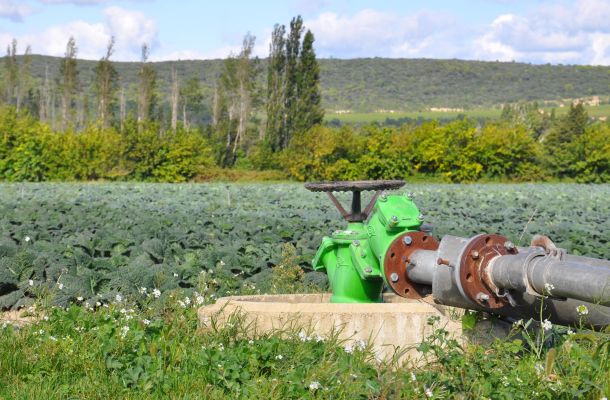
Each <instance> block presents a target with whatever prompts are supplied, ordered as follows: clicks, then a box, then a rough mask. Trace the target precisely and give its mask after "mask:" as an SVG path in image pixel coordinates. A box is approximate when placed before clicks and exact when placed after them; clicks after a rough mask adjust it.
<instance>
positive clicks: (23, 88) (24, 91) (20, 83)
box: [15, 46, 33, 112]
mask: <svg viewBox="0 0 610 400" xmlns="http://www.w3.org/2000/svg"><path fill="white" fill-rule="evenodd" d="M31 70H32V48H31V47H30V46H27V47H26V48H25V52H24V53H23V58H22V63H21V68H19V69H18V73H17V88H16V90H15V93H16V97H17V98H16V99H15V108H16V109H17V112H19V110H20V109H21V106H22V104H24V103H25V104H26V106H27V105H28V101H27V100H28V95H29V94H30V89H31V88H32V74H31ZM29 100H31V99H29ZM29 106H30V107H32V106H33V104H32V102H31V101H30V103H29Z"/></svg>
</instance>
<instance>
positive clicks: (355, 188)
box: [305, 180, 405, 222]
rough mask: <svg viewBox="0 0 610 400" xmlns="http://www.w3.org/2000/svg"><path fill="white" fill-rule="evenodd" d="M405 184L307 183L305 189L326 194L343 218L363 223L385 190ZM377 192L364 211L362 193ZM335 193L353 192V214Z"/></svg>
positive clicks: (366, 182) (393, 181)
mask: <svg viewBox="0 0 610 400" xmlns="http://www.w3.org/2000/svg"><path fill="white" fill-rule="evenodd" d="M404 184H405V181H402V180H381V181H334V182H311V183H306V184H305V188H306V189H308V190H311V191H312V192H326V193H327V194H328V197H330V200H331V201H332V202H333V204H334V205H335V207H337V209H338V210H339V212H340V213H341V215H342V216H343V218H345V219H346V220H347V221H348V222H362V221H364V220H366V218H367V217H368V215H369V213H370V212H371V210H372V209H373V206H374V205H375V201H376V200H377V197H378V196H379V195H380V194H381V192H382V191H383V190H389V189H398V188H400V187H402V186H403V185H404ZM373 190H374V191H375V195H374V196H373V198H372V199H371V201H370V202H369V204H368V205H367V206H366V208H365V209H364V211H362V205H361V197H360V193H361V192H365V191H373ZM333 192H352V207H351V212H347V211H346V210H345V208H343V206H342V205H341V203H340V202H339V200H337V198H336V197H335V195H333Z"/></svg>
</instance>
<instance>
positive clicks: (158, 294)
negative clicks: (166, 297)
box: [153, 289, 161, 299]
mask: <svg viewBox="0 0 610 400" xmlns="http://www.w3.org/2000/svg"><path fill="white" fill-rule="evenodd" d="M153 296H154V297H155V299H158V298H159V297H161V291H160V290H159V289H153Z"/></svg>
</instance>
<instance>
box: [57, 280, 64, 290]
mask: <svg viewBox="0 0 610 400" xmlns="http://www.w3.org/2000/svg"><path fill="white" fill-rule="evenodd" d="M57 288H58V289H59V290H63V288H64V284H63V283H60V282H57Z"/></svg>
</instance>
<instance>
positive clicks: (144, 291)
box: [138, 286, 146, 294]
mask: <svg viewBox="0 0 610 400" xmlns="http://www.w3.org/2000/svg"><path fill="white" fill-rule="evenodd" d="M138 292H140V294H146V288H145V287H144V286H142V287H141V288H139V289H138Z"/></svg>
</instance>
